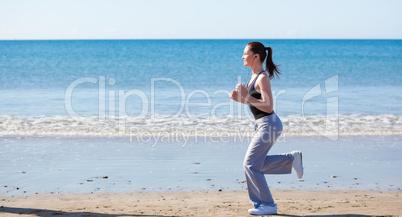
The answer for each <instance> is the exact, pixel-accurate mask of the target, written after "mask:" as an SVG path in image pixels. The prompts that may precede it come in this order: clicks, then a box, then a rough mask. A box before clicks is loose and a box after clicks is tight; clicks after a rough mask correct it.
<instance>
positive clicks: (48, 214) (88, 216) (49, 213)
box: [0, 207, 392, 217]
mask: <svg viewBox="0 0 402 217" xmlns="http://www.w3.org/2000/svg"><path fill="white" fill-rule="evenodd" d="M1 213H10V214H20V215H21V214H28V215H36V216H38V217H54V216H63V217H124V216H142V217H146V216H153V217H174V216H165V215H142V214H106V213H94V212H64V211H57V210H48V209H30V208H16V207H1V208H0V214H1ZM236 216H237V215H236ZM244 216H251V215H244ZM263 216H275V217H281V216H283V217H288V216H289V217H290V216H291V217H302V216H301V215H287V214H278V215H263ZM306 216H311V217H380V216H376V215H358V214H342V215H336V214H334V215H303V217H306ZM382 217H392V216H391V215H385V216H384V215H382Z"/></svg>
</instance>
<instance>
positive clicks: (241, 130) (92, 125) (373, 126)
mask: <svg viewBox="0 0 402 217" xmlns="http://www.w3.org/2000/svg"><path fill="white" fill-rule="evenodd" d="M281 120H282V123H283V125H284V132H283V135H286V136H320V135H324V136H325V135H402V116H394V115H388V114H383V115H376V116H362V115H340V116H339V117H338V118H326V117H325V116H309V117H301V116H297V115H290V116H281ZM253 131H254V121H253V120H252V119H250V118H249V117H226V118H223V117H222V118H212V117H208V116H197V117H193V118H188V117H176V116H169V115H157V116H155V117H153V118H142V119H133V118H128V117H123V118H120V119H113V120H99V119H98V117H82V118H79V119H75V120H74V119H72V118H70V117H65V116H35V117H27V116H8V115H3V116H0V136H6V135H20V136H30V135H60V136H132V135H149V136H150V135H155V134H158V135H177V136H217V137H219V136H238V135H241V136H250V135H252V134H253Z"/></svg>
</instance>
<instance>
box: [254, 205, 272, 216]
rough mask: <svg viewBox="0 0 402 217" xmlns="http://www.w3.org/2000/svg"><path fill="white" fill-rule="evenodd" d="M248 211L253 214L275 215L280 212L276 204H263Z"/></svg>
mask: <svg viewBox="0 0 402 217" xmlns="http://www.w3.org/2000/svg"><path fill="white" fill-rule="evenodd" d="M248 212H249V213H250V214H251V215H274V214H278V209H277V208H276V204H275V205H274V206H267V205H265V206H264V205H261V206H259V207H258V208H254V209H249V210H248Z"/></svg>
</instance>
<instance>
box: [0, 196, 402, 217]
mask: <svg viewBox="0 0 402 217" xmlns="http://www.w3.org/2000/svg"><path fill="white" fill-rule="evenodd" d="M272 193H273V195H274V198H275V202H276V203H277V205H278V214H279V216H356V217H357V216H359V217H362V216H398V215H401V214H402V198H401V193H402V192H401V191H361V190H346V191H323V190H317V191H314V190H289V191H273V192H272ZM249 208H251V203H250V201H249V199H248V195H247V192H246V191H190V192H134V193H93V194H61V195H57V194H38V195H30V196H20V197H11V196H6V197H1V208H0V216H41V217H46V216H87V217H88V216H101V217H117V216H250V215H249V214H248V212H247V210H248V209H249Z"/></svg>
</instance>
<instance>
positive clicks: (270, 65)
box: [265, 47, 281, 78]
mask: <svg viewBox="0 0 402 217" xmlns="http://www.w3.org/2000/svg"><path fill="white" fill-rule="evenodd" d="M265 50H267V51H268V55H267V59H266V60H265V70H267V71H268V73H269V78H273V77H275V75H276V77H278V78H279V74H281V73H280V72H279V70H278V67H277V65H275V64H274V62H273V61H272V48H271V47H266V48H265Z"/></svg>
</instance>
